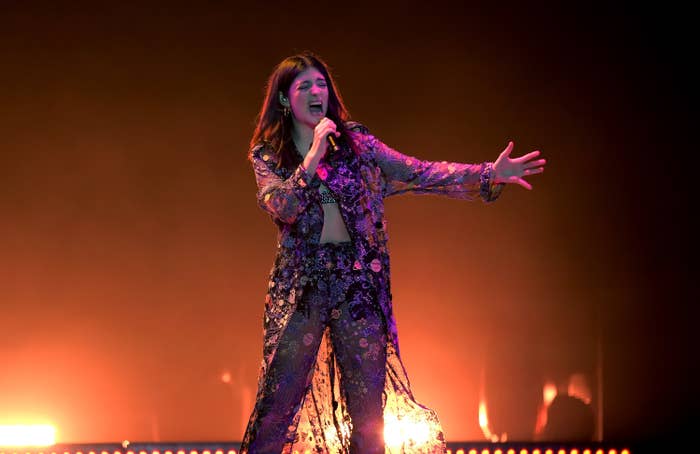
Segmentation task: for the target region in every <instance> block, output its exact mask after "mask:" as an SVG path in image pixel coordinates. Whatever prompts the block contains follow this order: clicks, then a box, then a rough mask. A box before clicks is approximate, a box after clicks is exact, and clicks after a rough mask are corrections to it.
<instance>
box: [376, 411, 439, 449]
mask: <svg viewBox="0 0 700 454" xmlns="http://www.w3.org/2000/svg"><path fill="white" fill-rule="evenodd" d="M429 439H430V427H428V424H427V423H426V422H424V421H413V420H411V419H410V418H402V419H399V418H397V417H396V416H394V415H387V416H386V417H385V418H384V441H385V442H386V444H387V447H389V448H399V447H401V446H403V445H404V444H409V445H411V446H413V447H419V446H421V445H423V444H425V443H426V442H427V441H428V440H429Z"/></svg>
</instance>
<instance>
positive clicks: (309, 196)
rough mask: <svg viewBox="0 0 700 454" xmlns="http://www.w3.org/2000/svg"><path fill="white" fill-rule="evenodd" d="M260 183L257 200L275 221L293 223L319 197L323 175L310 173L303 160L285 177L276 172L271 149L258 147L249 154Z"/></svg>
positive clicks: (257, 180)
mask: <svg viewBox="0 0 700 454" xmlns="http://www.w3.org/2000/svg"><path fill="white" fill-rule="evenodd" d="M250 159H251V161H252V164H253V170H254V171H255V181H256V183H257V186H258V190H257V201H258V205H259V206H260V208H262V209H263V210H265V211H266V212H267V213H268V214H270V216H272V218H273V219H274V220H279V221H281V222H283V223H286V224H292V223H294V221H295V220H296V218H297V216H298V215H299V213H301V212H302V211H303V210H304V209H305V208H306V207H307V206H308V204H309V201H311V200H313V198H314V197H318V196H319V195H318V194H319V193H318V188H319V186H320V184H321V180H320V178H318V176H317V175H316V174H315V173H314V174H313V175H309V174H308V172H307V171H306V169H305V168H304V165H303V163H300V164H299V165H298V166H297V167H296V169H295V170H294V171H293V172H292V174H291V176H290V177H289V178H287V179H283V178H281V177H280V176H278V175H277V174H276V173H275V172H274V171H273V169H274V163H273V161H272V152H270V151H269V150H267V149H266V148H265V147H264V146H262V145H258V146H256V147H255V148H254V149H253V150H252V151H251V154H250Z"/></svg>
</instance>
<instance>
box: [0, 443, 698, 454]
mask: <svg viewBox="0 0 700 454" xmlns="http://www.w3.org/2000/svg"><path fill="white" fill-rule="evenodd" d="M647 448H648V446H647V447H645V446H642V445H640V444H635V443H624V442H515V441H514V442H506V443H489V442H481V441H464V442H448V443H447V449H448V450H449V451H450V452H451V453H452V454H457V452H458V451H460V450H461V451H463V452H464V454H473V453H470V450H475V451H476V454H496V452H497V450H500V454H508V450H511V449H512V450H514V451H515V454H524V453H527V454H533V453H534V452H535V450H537V449H538V450H539V454H572V452H573V453H577V454H585V453H584V451H585V450H589V451H590V454H623V450H627V452H628V453H629V454H646V453H648V452H657V451H656V450H654V451H649V450H648V449H647ZM239 449H240V443H236V442H226V441H221V442H214V441H204V442H148V443H144V442H129V443H128V445H126V446H124V445H123V444H122V443H60V444H55V445H52V446H44V447H14V446H8V447H2V446H0V454H90V453H94V454H102V452H103V451H105V452H106V453H108V454H115V452H118V453H119V454H152V453H153V452H154V451H158V453H159V454H165V452H166V451H172V454H178V453H177V451H184V454H203V453H204V451H209V453H208V454H217V453H216V451H222V453H219V454H230V451H234V452H235V453H236V454H238V451H239ZM523 450H524V451H523ZM192 451H194V452H192ZM392 452H400V450H398V449H396V450H393V451H392ZM659 452H663V451H659ZM669 452H671V451H669ZM672 452H685V451H675V450H673V451H672ZM687 452H691V451H687ZM692 452H696V451H692ZM302 454H303V453H302ZM459 454H461V452H460V453H459Z"/></svg>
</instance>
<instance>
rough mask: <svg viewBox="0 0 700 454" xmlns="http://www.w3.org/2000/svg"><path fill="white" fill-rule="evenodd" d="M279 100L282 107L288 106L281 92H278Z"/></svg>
mask: <svg viewBox="0 0 700 454" xmlns="http://www.w3.org/2000/svg"><path fill="white" fill-rule="evenodd" d="M279 100H280V104H282V106H284V107H289V100H288V99H287V98H286V97H285V96H284V95H283V94H282V92H281V91H280V92H279Z"/></svg>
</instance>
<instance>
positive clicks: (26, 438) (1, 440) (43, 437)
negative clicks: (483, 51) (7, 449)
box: [0, 424, 56, 446]
mask: <svg viewBox="0 0 700 454" xmlns="http://www.w3.org/2000/svg"><path fill="white" fill-rule="evenodd" d="M53 444H56V429H55V428H54V427H53V426H51V425H48V424H39V425H18V424H16V425H11V426H0V446H51V445H53Z"/></svg>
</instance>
